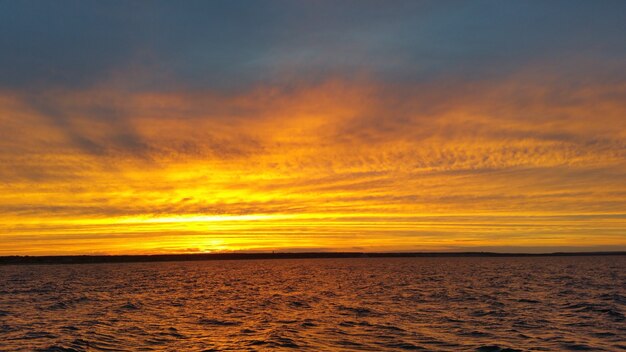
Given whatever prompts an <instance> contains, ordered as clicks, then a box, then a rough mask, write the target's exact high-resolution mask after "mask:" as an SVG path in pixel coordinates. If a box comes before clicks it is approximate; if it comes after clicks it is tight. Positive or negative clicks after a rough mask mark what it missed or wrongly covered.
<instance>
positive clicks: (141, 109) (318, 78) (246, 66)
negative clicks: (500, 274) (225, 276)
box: [0, 0, 626, 255]
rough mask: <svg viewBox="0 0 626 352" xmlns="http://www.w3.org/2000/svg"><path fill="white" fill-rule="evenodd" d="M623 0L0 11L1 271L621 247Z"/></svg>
mask: <svg viewBox="0 0 626 352" xmlns="http://www.w3.org/2000/svg"><path fill="white" fill-rule="evenodd" d="M625 33H626V2H624V1H611V0H604V1H576V0H567V1H556V0H555V1H532V0H530V1H509V0H505V1H501V0H498V1H496V0H493V1H481V0H477V1H440V0H438V1H418V0H415V1H413V0H412V1H400V0H393V1H382V0H381V1H366V0H359V1H347V0H346V1H323V0H310V1H299V0H289V1H286V0H285V1H238V0H234V1H233V0H229V1H220V0H215V1H185V2H179V1H132V2H130V1H115V0H113V1H89V0H81V1H71V0H61V1H55V2H50V1H34V0H26V1H7V0H0V255H49V254H131V253H132V254H139V253H146V254H147V253H193V252H224V251H271V250H278V251H498V252H552V251H600V250H601V251H604V250H626V35H624V34H625Z"/></svg>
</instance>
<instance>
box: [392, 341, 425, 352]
mask: <svg viewBox="0 0 626 352" xmlns="http://www.w3.org/2000/svg"><path fill="white" fill-rule="evenodd" d="M385 346H386V347H389V348H395V349H401V350H410V351H418V350H419V351H425V350H426V348H424V347H421V346H416V345H414V344H412V343H408V342H394V343H390V344H386V345H385Z"/></svg>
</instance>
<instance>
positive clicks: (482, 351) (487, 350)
mask: <svg viewBox="0 0 626 352" xmlns="http://www.w3.org/2000/svg"><path fill="white" fill-rule="evenodd" d="M476 351H477V352H522V350H517V349H514V348H509V347H504V348H503V347H500V346H498V345H489V346H481V347H478V348H477V349H476Z"/></svg>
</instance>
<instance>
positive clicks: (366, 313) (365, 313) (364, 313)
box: [338, 306, 375, 316]
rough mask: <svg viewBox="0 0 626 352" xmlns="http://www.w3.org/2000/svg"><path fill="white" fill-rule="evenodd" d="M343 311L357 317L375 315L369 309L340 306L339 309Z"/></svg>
mask: <svg viewBox="0 0 626 352" xmlns="http://www.w3.org/2000/svg"><path fill="white" fill-rule="evenodd" d="M338 309H339V310H341V311H345V312H349V313H353V314H356V315H357V316H370V315H374V314H375V312H374V311H373V310H371V309H369V308H365V307H347V306H339V308H338Z"/></svg>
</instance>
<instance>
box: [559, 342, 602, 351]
mask: <svg viewBox="0 0 626 352" xmlns="http://www.w3.org/2000/svg"><path fill="white" fill-rule="evenodd" d="M561 346H562V347H563V349H565V350H568V351H593V350H595V348H593V347H591V346H587V345H584V344H579V343H564V344H561Z"/></svg>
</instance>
